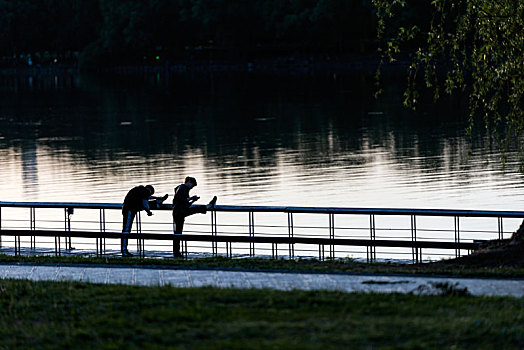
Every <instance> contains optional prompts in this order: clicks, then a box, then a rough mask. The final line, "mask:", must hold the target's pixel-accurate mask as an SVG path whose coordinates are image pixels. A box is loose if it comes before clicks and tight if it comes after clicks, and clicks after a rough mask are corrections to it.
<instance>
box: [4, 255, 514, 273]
mask: <svg viewBox="0 0 524 350" xmlns="http://www.w3.org/2000/svg"><path fill="white" fill-rule="evenodd" d="M2 262H4V263H13V262H16V263H18V262H22V263H39V264H109V265H136V266H148V267H162V268H216V269H218V268H221V269H247V270H264V271H268V270H279V271H301V272H323V273H327V272H329V273H385V274H426V275H428V274H429V275H451V276H476V277H517V278H522V277H524V267H520V266H496V267H493V266H489V267H484V266H478V265H475V266H471V265H467V264H462V263H460V262H453V261H452V260H450V261H445V262H437V263H423V264H396V263H362V262H356V261H354V260H351V259H337V260H326V261H318V260H315V259H299V260H285V259H278V260H272V259H262V258H246V259H229V258H225V257H212V258H199V259H187V260H186V259H140V258H137V257H133V258H122V257H82V256H70V257H50V256H33V257H31V256H19V257H14V256H9V255H0V263H2Z"/></svg>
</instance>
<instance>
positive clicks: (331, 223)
mask: <svg viewBox="0 0 524 350" xmlns="http://www.w3.org/2000/svg"><path fill="white" fill-rule="evenodd" d="M334 238H335V214H334V213H329V239H334ZM329 258H330V259H334V258H335V246H334V245H332V244H330V245H329Z"/></svg>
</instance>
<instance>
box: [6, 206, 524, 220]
mask: <svg viewBox="0 0 524 350" xmlns="http://www.w3.org/2000/svg"><path fill="white" fill-rule="evenodd" d="M0 207H13V208H78V209H122V204H121V203H82V202H0ZM156 209H157V210H171V209H172V205H171V204H162V205H161V206H160V207H159V208H156ZM213 210H215V211H231V212H284V213H309V214H314V213H318V214H329V213H333V214H369V215H420V216H459V217H502V218H522V219H524V211H507V210H503V211H497V210H463V209H409V208H339V207H294V206H237V205H216V206H215V208H214V209H213Z"/></svg>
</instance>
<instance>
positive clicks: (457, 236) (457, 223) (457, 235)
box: [455, 216, 460, 258]
mask: <svg viewBox="0 0 524 350" xmlns="http://www.w3.org/2000/svg"><path fill="white" fill-rule="evenodd" d="M459 219H460V218H459V217H458V216H455V243H460V220H459ZM455 257H456V258H458V257H460V249H455Z"/></svg>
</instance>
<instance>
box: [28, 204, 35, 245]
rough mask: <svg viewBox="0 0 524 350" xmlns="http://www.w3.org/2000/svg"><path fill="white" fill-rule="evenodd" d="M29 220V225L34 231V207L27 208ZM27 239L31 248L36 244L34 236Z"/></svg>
mask: <svg viewBox="0 0 524 350" xmlns="http://www.w3.org/2000/svg"><path fill="white" fill-rule="evenodd" d="M29 220H30V223H29V225H30V227H31V231H34V230H35V229H36V208H34V207H31V208H29ZM29 241H30V246H31V249H34V248H35V246H36V237H35V236H30V237H29Z"/></svg>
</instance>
